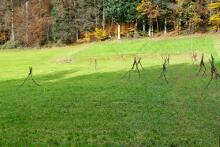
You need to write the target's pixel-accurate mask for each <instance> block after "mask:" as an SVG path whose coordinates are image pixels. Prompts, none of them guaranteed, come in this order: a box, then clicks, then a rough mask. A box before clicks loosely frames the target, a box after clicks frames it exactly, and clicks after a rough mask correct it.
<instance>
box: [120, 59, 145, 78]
mask: <svg viewBox="0 0 220 147" xmlns="http://www.w3.org/2000/svg"><path fill="white" fill-rule="evenodd" d="M141 60H142V59H141V57H134V61H133V63H132V66H131V69H130V70H129V71H128V72H127V73H125V75H124V76H123V77H125V76H126V75H127V74H128V79H130V78H131V73H132V71H134V72H137V73H138V76H139V78H140V77H141V72H140V68H141V69H142V70H144V68H143V66H142V63H141Z"/></svg>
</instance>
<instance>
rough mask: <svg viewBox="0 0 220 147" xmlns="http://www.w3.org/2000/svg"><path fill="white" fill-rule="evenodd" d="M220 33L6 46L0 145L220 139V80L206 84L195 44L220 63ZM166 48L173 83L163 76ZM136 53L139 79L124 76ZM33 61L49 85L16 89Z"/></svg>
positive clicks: (0, 76) (0, 58)
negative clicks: (194, 59) (50, 45)
mask: <svg viewBox="0 0 220 147" xmlns="http://www.w3.org/2000/svg"><path fill="white" fill-rule="evenodd" d="M218 38H219V36H217V35H214V36H213V35H212V36H211V35H209V36H196V37H195V36H192V37H182V38H177V39H174V38H166V39H160V40H159V39H139V40H123V41H111V42H102V43H95V44H87V45H80V46H73V47H65V48H54V49H42V50H13V51H12V50H10V51H9V50H8V51H0V67H1V68H0V146H97V145H101V146H171V145H173V146H218V139H219V133H220V117H219V116H220V107H219V106H220V92H219V88H220V85H217V86H216V85H215V84H214V83H212V84H211V85H210V87H209V88H205V87H206V85H207V83H208V81H209V79H210V77H209V76H208V77H204V78H203V77H201V76H199V75H197V72H198V67H197V66H196V65H192V63H191V58H190V56H191V52H192V50H196V51H197V52H198V53H199V54H200V53H202V52H204V53H206V62H207V61H208V55H209V54H210V53H213V54H214V55H215V57H216V60H217V62H219V57H218V53H217V51H218V50H219V49H220V48H218V45H217V44H218V42H219V40H220V39H218ZM168 53H169V54H170V55H171V65H170V66H169V67H168V75H167V78H168V80H169V84H168V85H167V84H166V83H165V81H164V80H162V79H159V78H158V77H159V74H160V71H161V64H162V61H161V55H165V54H168ZM134 55H139V56H141V57H142V58H143V65H144V67H145V70H144V71H142V73H141V78H140V79H139V78H138V75H137V74H135V73H133V74H132V77H131V79H130V80H127V78H124V79H123V78H121V77H122V76H123V75H124V74H125V73H126V72H127V71H128V70H129V68H130V66H131V62H132V58H133V56H134ZM91 58H97V63H98V64H97V65H98V66H97V70H95V69H94V64H93V63H90V59H91ZM65 60H72V62H71V63H65ZM28 66H33V68H34V78H35V79H36V80H37V81H39V82H40V83H41V84H42V85H43V86H41V87H37V86H35V85H34V84H33V83H32V82H31V81H28V82H27V83H26V85H25V86H24V87H22V88H20V89H16V88H17V86H18V85H19V84H21V83H22V82H23V79H24V78H25V77H26V74H27V70H28ZM207 67H208V69H209V68H210V66H209V65H208V63H207ZM218 67H219V69H220V64H218ZM208 72H209V71H208Z"/></svg>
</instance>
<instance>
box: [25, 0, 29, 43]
mask: <svg viewBox="0 0 220 147" xmlns="http://www.w3.org/2000/svg"><path fill="white" fill-rule="evenodd" d="M28 6H29V1H26V3H25V12H26V21H25V22H26V46H27V45H28V44H29V38H28V25H29V22H28V19H29V14H28Z"/></svg>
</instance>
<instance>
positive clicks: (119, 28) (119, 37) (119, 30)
mask: <svg viewBox="0 0 220 147" xmlns="http://www.w3.org/2000/svg"><path fill="white" fill-rule="evenodd" d="M120 39H121V25H120V24H119V23H118V40H120Z"/></svg>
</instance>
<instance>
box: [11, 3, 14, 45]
mask: <svg viewBox="0 0 220 147" xmlns="http://www.w3.org/2000/svg"><path fill="white" fill-rule="evenodd" d="M11 7H12V9H11V41H15V30H14V3H13V0H11Z"/></svg>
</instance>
